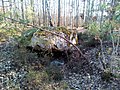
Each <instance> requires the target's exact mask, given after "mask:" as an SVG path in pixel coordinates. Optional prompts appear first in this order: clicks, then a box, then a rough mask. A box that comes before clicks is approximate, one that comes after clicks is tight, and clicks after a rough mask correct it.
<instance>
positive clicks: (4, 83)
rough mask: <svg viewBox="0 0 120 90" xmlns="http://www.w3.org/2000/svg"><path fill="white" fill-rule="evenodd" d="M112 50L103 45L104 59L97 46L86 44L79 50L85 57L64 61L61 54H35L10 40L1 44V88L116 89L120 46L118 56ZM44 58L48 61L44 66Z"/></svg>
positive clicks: (47, 89) (107, 45)
mask: <svg viewBox="0 0 120 90" xmlns="http://www.w3.org/2000/svg"><path fill="white" fill-rule="evenodd" d="M111 49H112V46H111V45H110V44H104V45H103V50H104V51H103V53H104V57H105V58H104V59H103V58H101V57H102V56H101V48H100V45H97V46H95V47H86V48H84V49H82V51H83V53H84V55H85V56H86V58H87V59H84V58H83V57H80V58H79V59H77V60H70V61H68V62H67V63H65V62H64V61H65V59H66V58H64V56H60V57H59V58H50V57H47V56H46V57H43V56H39V57H38V54H37V53H35V52H30V51H28V50H27V49H26V48H21V47H19V46H18V45H17V44H15V43H14V44H13V42H12V43H11V42H9V41H8V42H4V43H1V44H0V90H119V89H120V47H118V51H117V52H118V53H117V55H112V54H111ZM72 53H74V52H72ZM71 55H73V54H71ZM72 57H73V56H69V58H72ZM51 59H52V60H51ZM53 59H55V60H53ZM73 59H75V58H74V57H73ZM48 60H51V61H48ZM44 61H46V62H47V61H48V62H49V63H47V64H46V65H43V64H42V63H43V62H44ZM103 62H104V64H105V66H106V67H105V70H103V69H104V65H103ZM109 62H111V63H109ZM110 70H111V71H110Z"/></svg>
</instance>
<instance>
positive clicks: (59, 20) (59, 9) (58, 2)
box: [57, 0, 60, 26]
mask: <svg viewBox="0 0 120 90" xmlns="http://www.w3.org/2000/svg"><path fill="white" fill-rule="evenodd" d="M57 26H60V0H58V25H57Z"/></svg>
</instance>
